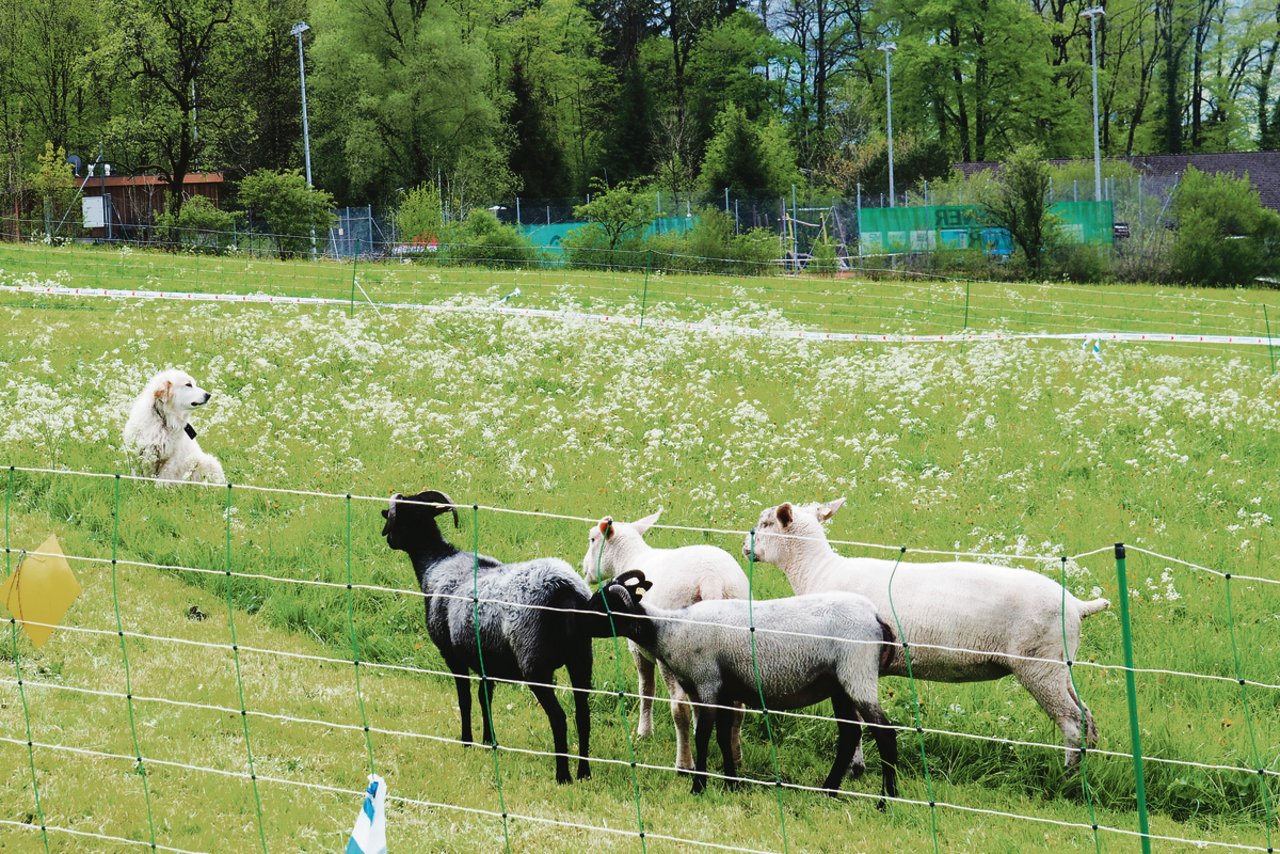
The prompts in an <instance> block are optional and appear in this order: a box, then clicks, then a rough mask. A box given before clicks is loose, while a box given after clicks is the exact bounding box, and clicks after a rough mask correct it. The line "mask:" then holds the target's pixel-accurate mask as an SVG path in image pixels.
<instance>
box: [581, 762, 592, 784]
mask: <svg viewBox="0 0 1280 854" xmlns="http://www.w3.org/2000/svg"><path fill="white" fill-rule="evenodd" d="M578 779H579V780H590V779H591V768H590V767H588V766H587V763H585V762H583V763H581V764H579V765H578Z"/></svg>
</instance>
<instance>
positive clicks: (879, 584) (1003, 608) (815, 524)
mask: <svg viewBox="0 0 1280 854" xmlns="http://www.w3.org/2000/svg"><path fill="white" fill-rule="evenodd" d="M843 504H844V499H843V498H841V499H837V500H835V501H832V502H829V503H827V504H818V505H811V506H797V505H793V504H790V503H786V504H780V505H778V506H777V507H770V508H767V509H765V510H764V511H763V512H762V513H761V514H760V520H759V522H758V523H757V524H756V528H755V532H754V549H755V555H754V559H755V560H758V561H762V562H765V563H771V564H775V565H776V566H777V567H778V568H779V569H781V570H782V572H783V574H784V575H786V576H787V580H788V581H789V582H791V587H792V589H794V590H795V592H796V593H798V594H804V593H816V592H828V591H834V590H848V591H851V592H854V593H861V594H862V595H864V596H866V597H867V598H869V599H870V600H871V601H872V602H874V603H875V606H876V608H877V609H879V611H880V613H881V614H883V615H885V616H889V615H890V614H892V613H893V608H896V609H897V617H898V619H900V620H901V632H902V636H903V637H902V641H903V646H904V647H905V646H907V645H908V644H909V645H910V655H911V675H912V676H914V677H915V678H916V679H927V680H934V681H939V682H974V681H980V680H987V679H999V678H1001V677H1003V676H1007V675H1009V674H1012V675H1013V676H1015V677H1016V678H1017V679H1018V681H1019V682H1021V683H1022V686H1023V687H1024V688H1026V689H1027V690H1028V691H1029V692H1031V696H1032V697H1034V698H1035V699H1036V702H1038V703H1039V704H1040V707H1041V708H1043V709H1044V711H1045V713H1046V714H1048V715H1049V717H1050V718H1052V719H1053V720H1054V721H1055V722H1056V723H1057V725H1058V727H1059V728H1060V729H1061V730H1062V735H1063V739H1064V741H1065V745H1066V754H1067V756H1066V767H1067V768H1068V769H1070V768H1071V767H1072V766H1074V765H1075V764H1076V762H1078V761H1079V758H1080V755H1079V752H1078V751H1077V750H1075V749H1073V748H1076V747H1078V746H1079V745H1080V727H1081V720H1082V719H1083V722H1084V728H1085V742H1086V744H1087V745H1088V746H1089V747H1093V746H1094V745H1095V744H1097V741H1098V729H1097V726H1096V725H1095V724H1094V721H1093V713H1092V712H1090V711H1089V709H1088V707H1087V706H1085V704H1084V703H1083V702H1082V701H1081V700H1080V697H1079V696H1078V695H1077V694H1076V692H1075V689H1074V688H1073V687H1072V685H1071V677H1070V674H1069V673H1068V671H1067V668H1065V667H1063V666H1062V664H1061V663H1059V662H1061V661H1067V662H1070V661H1071V660H1072V659H1073V658H1074V657H1075V654H1076V648H1077V647H1078V646H1079V644H1080V621H1081V620H1083V619H1084V618H1085V617H1088V616H1090V615H1091V614H1096V613H1098V612H1099V611H1103V610H1105V609H1106V608H1107V607H1108V606H1109V605H1110V603H1109V602H1108V601H1107V600H1106V599H1093V600H1091V601H1088V602H1084V601H1081V600H1080V599H1077V598H1076V597H1075V596H1072V595H1071V593H1069V592H1067V591H1065V590H1063V588H1062V585H1060V584H1058V583H1057V582H1056V581H1052V580H1050V579H1048V578H1045V577H1044V576H1042V575H1040V574H1038V573H1035V572H1031V571H1030V570H1025V569H1015V568H1012V567H1005V566H990V565H987V564H979V563H967V562H963V561H951V562H946V563H907V562H902V563H900V564H897V575H896V577H895V578H894V583H893V601H892V606H893V607H891V605H890V600H889V578H890V576H891V575H892V574H893V571H894V566H895V563H897V562H896V561H893V560H881V559H876V558H847V557H841V556H840V555H838V554H836V553H835V551H834V550H833V549H832V548H831V545H830V544H829V543H828V542H827V537H826V532H825V531H824V530H823V527H822V523H823V522H825V521H827V520H828V519H830V518H831V517H832V515H834V514H835V512H836V511H837V510H839V509H840V507H841V506H842V505H843ZM752 545H753V543H752V536H751V535H750V534H749V535H748V537H747V541H746V542H745V543H744V544H743V547H742V550H743V553H744V554H746V555H748V556H750V555H751V552H752ZM1064 596H1065V600H1064ZM1064 601H1065V629H1064V615H1063V609H1064ZM1064 631H1065V635H1066V644H1065V646H1066V649H1065V650H1064V649H1063V646H1064V643H1063V634H1064ZM937 647H951V648H952V649H939V648H937ZM953 649H962V650H965V651H962V652H960V651H953ZM1045 659H1054V661H1046V660H1045ZM888 673H889V674H891V675H895V676H906V675H907V666H906V654H905V653H904V651H903V650H902V649H898V650H896V652H895V655H894V657H893V661H892V662H891V664H890V666H889V670H888ZM857 761H858V759H857V758H855V764H856V763H857Z"/></svg>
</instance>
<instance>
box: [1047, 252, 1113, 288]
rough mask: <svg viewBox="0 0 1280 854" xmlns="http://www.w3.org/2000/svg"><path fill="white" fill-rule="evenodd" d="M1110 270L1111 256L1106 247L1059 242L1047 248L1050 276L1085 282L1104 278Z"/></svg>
mask: <svg viewBox="0 0 1280 854" xmlns="http://www.w3.org/2000/svg"><path fill="white" fill-rule="evenodd" d="M1110 272H1111V258H1110V256H1109V253H1108V252H1107V249H1106V247H1103V246H1088V245H1084V244H1079V243H1059V244H1057V245H1055V246H1053V247H1052V248H1051V249H1050V250H1049V273H1050V276H1051V277H1052V278H1055V279H1065V280H1066V281H1069V282H1079V283H1081V284H1087V283H1091V282H1101V281H1104V280H1106V279H1107V278H1108V276H1109V274H1110Z"/></svg>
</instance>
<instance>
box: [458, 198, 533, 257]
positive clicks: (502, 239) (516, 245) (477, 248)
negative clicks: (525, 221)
mask: <svg viewBox="0 0 1280 854" xmlns="http://www.w3.org/2000/svg"><path fill="white" fill-rule="evenodd" d="M448 236H449V245H448V246H447V247H445V252H446V253H447V258H448V260H449V261H451V262H453V263H455V264H475V265H478V266H481V267H528V266H530V265H532V264H535V263H537V261H538V250H537V249H535V248H534V246H533V244H532V243H530V242H529V238H527V237H525V236H524V235H522V234H521V233H520V232H518V231H517V230H516V228H515V226H511V225H503V224H502V223H500V222H498V218H497V217H496V216H494V215H493V214H492V213H491V212H489V211H487V210H484V209H483V208H472V209H471V213H470V214H469V215H468V216H467V219H466V222H464V223H462V224H461V225H455V226H453V227H452V228H450V229H449V235H448Z"/></svg>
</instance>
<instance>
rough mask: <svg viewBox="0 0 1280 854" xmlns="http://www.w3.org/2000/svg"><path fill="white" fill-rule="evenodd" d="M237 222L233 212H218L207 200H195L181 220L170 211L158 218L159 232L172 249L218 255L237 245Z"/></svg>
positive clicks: (184, 209)
mask: <svg viewBox="0 0 1280 854" xmlns="http://www.w3.org/2000/svg"><path fill="white" fill-rule="evenodd" d="M237 219H238V217H237V216H236V214H234V213H233V212H231V211H222V210H218V208H217V207H215V206H214V204H213V202H211V201H209V199H207V198H206V197H204V196H192V197H191V198H190V199H187V201H186V202H184V203H183V205H182V208H181V209H179V211H178V215H177V216H174V215H173V214H172V213H170V212H169V210H168V209H167V208H166V209H165V211H164V213H162V214H160V215H159V216H158V217H156V229H157V231H158V233H159V237H160V240H161V242H163V243H165V244H166V245H167V246H168V247H169V248H172V249H187V250H190V251H192V252H202V253H215V254H216V253H218V252H221V251H222V250H224V249H226V248H227V247H229V246H232V245H233V244H234V243H235V234H234V233H233V229H234V228H235V225H236V220H237Z"/></svg>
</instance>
